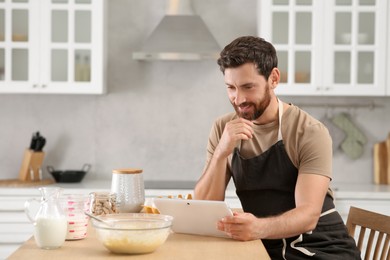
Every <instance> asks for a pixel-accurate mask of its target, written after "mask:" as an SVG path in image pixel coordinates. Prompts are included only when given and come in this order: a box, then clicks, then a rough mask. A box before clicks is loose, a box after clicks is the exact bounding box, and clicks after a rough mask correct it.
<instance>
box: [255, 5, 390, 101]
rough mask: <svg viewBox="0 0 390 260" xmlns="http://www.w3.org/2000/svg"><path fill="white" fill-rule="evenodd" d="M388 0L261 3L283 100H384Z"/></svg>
mask: <svg viewBox="0 0 390 260" xmlns="http://www.w3.org/2000/svg"><path fill="white" fill-rule="evenodd" d="M387 2H388V1H387V0H327V1H315V0H259V1H258V7H259V24H258V25H259V26H258V28H259V36H260V37H263V38H265V39H266V40H268V41H270V42H272V43H273V44H274V46H275V48H276V50H277V52H278V58H279V69H280V71H281V83H280V84H279V86H278V87H277V89H276V93H277V94H282V95H330V96H332V95H337V96H384V95H386V62H387V61H386V54H387V53H386V45H387V44H388V43H387V38H388V37H387V35H388V34H387V33H388V29H389V28H388V24H389V21H388V20H387V13H388V6H387Z"/></svg>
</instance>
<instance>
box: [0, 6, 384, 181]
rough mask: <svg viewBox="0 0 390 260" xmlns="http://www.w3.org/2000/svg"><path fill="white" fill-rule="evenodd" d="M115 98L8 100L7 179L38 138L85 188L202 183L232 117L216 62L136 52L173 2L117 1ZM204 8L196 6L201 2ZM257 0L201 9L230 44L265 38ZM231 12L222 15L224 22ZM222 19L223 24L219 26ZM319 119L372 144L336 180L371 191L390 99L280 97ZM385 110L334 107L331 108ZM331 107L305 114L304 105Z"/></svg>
mask: <svg viewBox="0 0 390 260" xmlns="http://www.w3.org/2000/svg"><path fill="white" fill-rule="evenodd" d="M108 2H109V3H108V21H107V22H108V30H107V36H108V39H107V44H108V49H107V51H108V71H107V79H108V81H107V89H108V93H107V94H106V95H98V96H94V95H80V96H78V95H50V94H49V95H16V94H15V95H8V94H3V95H0V104H1V105H0V118H1V127H0V136H1V137H0V172H1V174H0V178H1V179H9V178H17V176H18V173H19V169H20V166H21V162H22V159H23V153H24V150H25V149H26V148H27V146H28V144H29V142H30V140H31V135H32V134H33V133H34V132H36V131H40V133H41V134H42V135H44V136H45V138H46V145H45V148H44V152H45V159H44V169H43V175H44V177H49V173H48V172H47V170H46V166H47V165H51V166H53V167H54V168H55V169H81V167H82V166H83V165H84V163H90V164H91V165H92V169H91V171H90V172H89V173H88V174H87V176H86V177H85V178H84V180H83V181H88V180H91V179H98V178H99V179H100V178H101V179H111V174H112V173H111V172H112V169H115V168H124V167H137V168H142V169H143V170H144V179H145V180H186V181H193V180H197V179H198V177H199V175H200V174H201V172H202V169H203V166H204V160H205V157H206V144H207V136H208V134H209V131H210V127H211V124H212V122H213V120H214V119H215V118H216V117H217V116H219V115H221V114H223V113H227V112H230V111H232V108H231V105H230V104H229V102H228V99H227V96H226V92H225V86H224V84H223V78H222V74H221V73H220V71H219V69H218V67H217V65H216V62H214V61H199V62H193V61H191V62H180V61H175V62H161V61H160V62H140V61H135V60H132V58H131V53H132V52H133V51H134V50H136V49H138V48H139V46H140V44H142V42H143V41H144V40H145V38H146V37H147V36H148V35H149V34H150V32H151V31H152V30H153V29H154V28H155V26H156V25H157V24H158V22H159V21H160V19H161V18H162V17H163V15H164V14H165V1H159V0H147V1H137V0H118V1H108ZM194 2H195V1H194ZM256 2H257V1H256V0H246V1H240V0H229V1H226V0H214V1H201V2H200V1H196V2H195V3H194V9H195V10H196V12H197V13H199V14H200V15H201V16H202V17H203V19H204V20H205V22H206V24H207V25H208V27H209V29H210V31H211V32H212V33H213V34H214V36H215V38H216V39H217V41H218V42H219V44H220V45H221V46H224V45H225V44H227V43H228V42H230V41H231V40H232V39H234V38H235V37H237V36H240V35H254V34H256V32H257V29H256V23H257V15H256ZM221 14H223V15H221ZM216 17H217V18H218V19H216ZM281 99H282V100H283V101H285V102H292V103H295V104H298V105H301V106H302V108H304V109H305V110H306V111H308V112H310V113H312V114H313V115H314V116H316V117H317V118H318V119H322V118H323V117H325V116H326V115H329V114H331V115H336V114H338V113H348V115H349V116H350V119H351V121H352V122H353V123H354V124H355V126H356V127H358V128H359V130H360V131H361V132H362V133H363V134H364V136H365V138H366V143H365V144H364V148H363V152H362V154H361V155H360V156H359V158H358V159H351V157H349V156H348V155H347V154H346V153H345V152H344V151H342V150H340V149H337V150H336V151H335V153H334V165H333V168H334V180H335V181H340V182H353V183H371V182H372V179H373V173H372V172H373V166H372V147H373V144H374V143H376V142H379V141H381V140H384V139H385V138H386V137H387V134H388V133H389V132H390V120H389V118H390V117H389V114H390V102H389V101H390V99H389V98H372V97H370V98H368V97H367V98H364V97H361V98H334V97H332V98H326V97H294V98H293V97H281ZM370 102H375V104H378V105H380V106H378V107H375V108H373V109H372V108H370V107H355V108H343V107H334V108H332V107H331V106H329V107H327V106H326V104H329V103H343V104H351V105H354V104H366V103H370ZM308 103H309V104H324V106H320V107H317V106H310V105H309V106H305V104H308Z"/></svg>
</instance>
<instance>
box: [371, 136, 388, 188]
mask: <svg viewBox="0 0 390 260" xmlns="http://www.w3.org/2000/svg"><path fill="white" fill-rule="evenodd" d="M373 156H374V160H373V161H374V183H375V184H390V133H389V135H388V137H387V139H386V140H385V141H383V142H379V143H376V144H374V151H373Z"/></svg>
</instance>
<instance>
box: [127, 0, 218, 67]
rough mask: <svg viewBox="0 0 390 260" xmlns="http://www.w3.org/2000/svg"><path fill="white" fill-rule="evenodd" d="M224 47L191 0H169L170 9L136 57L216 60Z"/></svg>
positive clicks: (144, 58)
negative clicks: (196, 10) (221, 46)
mask: <svg viewBox="0 0 390 260" xmlns="http://www.w3.org/2000/svg"><path fill="white" fill-rule="evenodd" d="M220 51H221V48H220V46H219V45H218V43H217V41H216V40H215V38H214V37H213V35H212V34H211V32H210V31H209V29H208V28H207V25H206V24H205V23H204V21H203V19H202V18H201V17H200V16H199V15H195V14H194V13H193V11H192V8H191V2H190V1H189V0H186V1H184V0H170V1H169V6H168V12H167V14H166V15H165V16H164V17H163V19H162V20H161V22H160V23H159V24H158V25H157V27H156V28H155V29H154V31H153V32H152V33H151V35H150V36H149V37H148V39H147V40H146V42H145V43H144V44H143V45H142V48H141V50H140V51H137V52H134V53H133V59H136V60H206V59H213V60H216V59H217V58H218V56H219V53H220Z"/></svg>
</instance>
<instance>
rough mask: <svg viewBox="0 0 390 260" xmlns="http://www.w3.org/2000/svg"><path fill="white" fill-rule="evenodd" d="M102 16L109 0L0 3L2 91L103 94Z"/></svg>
mask: <svg viewBox="0 0 390 260" xmlns="http://www.w3.org/2000/svg"><path fill="white" fill-rule="evenodd" d="M104 12H105V0H94V1H93V0H44V1H35V0H4V1H3V2H2V1H0V30H2V31H4V33H3V32H2V31H0V33H2V34H4V35H5V37H3V38H4V40H3V41H1V40H2V39H0V92H3V93H58V94H60V93H67V94H102V93H105V77H104V75H105V66H104V64H105V55H104V54H105V53H104V28H105V26H104V20H105V15H104ZM2 71H4V72H3V74H1V73H2Z"/></svg>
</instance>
